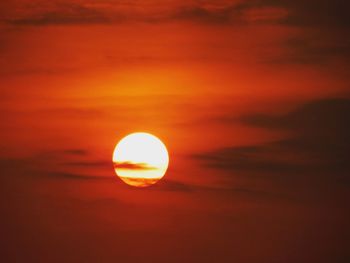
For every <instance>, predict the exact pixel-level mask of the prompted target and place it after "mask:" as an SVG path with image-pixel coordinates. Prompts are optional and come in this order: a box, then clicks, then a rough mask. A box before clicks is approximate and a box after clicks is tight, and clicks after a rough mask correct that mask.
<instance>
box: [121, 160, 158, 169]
mask: <svg viewBox="0 0 350 263" xmlns="http://www.w3.org/2000/svg"><path fill="white" fill-rule="evenodd" d="M114 168H118V169H126V170H156V169H158V168H157V167H153V166H150V165H148V164H147V163H133V162H116V163H114Z"/></svg>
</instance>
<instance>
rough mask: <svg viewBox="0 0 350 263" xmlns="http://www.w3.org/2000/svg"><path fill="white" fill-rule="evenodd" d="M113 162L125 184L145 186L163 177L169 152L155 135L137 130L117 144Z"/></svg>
mask: <svg viewBox="0 0 350 263" xmlns="http://www.w3.org/2000/svg"><path fill="white" fill-rule="evenodd" d="M113 164H114V170H115V172H116V174H117V175H118V176H119V178H120V179H122V180H123V181H124V182H125V183H126V184H128V185H132V186H136V187H146V186H150V185H153V184H155V183H156V182H158V181H159V180H160V179H161V178H163V176H164V175H165V173H166V171H167V169H168V165H169V154H168V151H167V149H166V147H165V145H164V143H163V142H162V141H161V140H159V139H158V138H157V137H156V136H154V135H152V134H149V133H145V132H137V133H132V134H129V135H128V136H126V137H124V138H123V139H122V140H121V141H120V142H119V143H118V144H117V146H116V147H115V149H114V152H113Z"/></svg>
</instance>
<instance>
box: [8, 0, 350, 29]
mask: <svg viewBox="0 0 350 263" xmlns="http://www.w3.org/2000/svg"><path fill="white" fill-rule="evenodd" d="M213 2H214V1H213ZM105 4H106V3H105ZM109 4H110V5H111V8H108V9H107V8H106V7H107V6H108V4H107V5H102V7H103V8H102V7H101V6H98V5H97V7H98V8H97V7H96V6H95V7H93V6H87V5H83V4H81V3H72V2H58V3H57V2H54V3H53V4H51V5H50V6H49V7H48V8H46V9H45V8H41V9H39V11H36V12H34V15H27V16H26V17H21V18H14V19H10V20H8V22H9V23H11V24H14V25H50V24H52V25H55V24H56V25H57V24H67V25H68V24H100V23H104V24H105V23H120V22H125V21H139V22H151V23H157V22H164V21H169V20H186V21H192V22H200V23H212V24H240V23H251V22H257V23H266V22H275V23H280V24H287V25H295V26H322V27H325V26H337V27H348V26H349V25H350V17H349V16H348V12H347V10H349V9H350V4H349V3H348V2H347V1H343V0H335V1H331V0H321V1H318V0H306V1H301V0H297V1H288V0H281V1H277V0H253V1H245V2H240V3H223V4H221V5H215V3H212V5H208V3H192V4H187V5H182V6H181V7H179V6H178V5H175V6H173V7H171V6H169V7H167V8H165V10H163V11H160V10H162V8H160V9H159V10H158V9H157V8H155V7H154V6H153V7H152V6H149V5H145V6H143V4H142V3H137V4H134V5H133V6H134V7H139V8H141V7H144V9H145V10H146V11H147V10H148V12H149V13H147V12H146V13H137V12H136V11H135V10H137V9H135V8H134V9H128V10H125V9H123V4H122V3H119V4H117V3H113V4H112V3H109ZM162 6H165V4H164V3H158V5H157V7H162ZM116 7H119V8H120V9H118V8H116ZM124 7H125V6H124ZM28 8H29V9H30V8H33V6H28ZM113 9H114V11H111V10H113ZM278 9H280V10H285V11H286V14H288V15H281V16H279V15H277V16H276V14H277V13H278V12H277V13H276V12H275V11H278ZM34 10H36V9H34ZM116 10H118V11H116ZM271 10H274V11H273V12H271ZM282 13H285V12H282ZM249 14H253V17H250V15H249ZM251 18H253V19H251Z"/></svg>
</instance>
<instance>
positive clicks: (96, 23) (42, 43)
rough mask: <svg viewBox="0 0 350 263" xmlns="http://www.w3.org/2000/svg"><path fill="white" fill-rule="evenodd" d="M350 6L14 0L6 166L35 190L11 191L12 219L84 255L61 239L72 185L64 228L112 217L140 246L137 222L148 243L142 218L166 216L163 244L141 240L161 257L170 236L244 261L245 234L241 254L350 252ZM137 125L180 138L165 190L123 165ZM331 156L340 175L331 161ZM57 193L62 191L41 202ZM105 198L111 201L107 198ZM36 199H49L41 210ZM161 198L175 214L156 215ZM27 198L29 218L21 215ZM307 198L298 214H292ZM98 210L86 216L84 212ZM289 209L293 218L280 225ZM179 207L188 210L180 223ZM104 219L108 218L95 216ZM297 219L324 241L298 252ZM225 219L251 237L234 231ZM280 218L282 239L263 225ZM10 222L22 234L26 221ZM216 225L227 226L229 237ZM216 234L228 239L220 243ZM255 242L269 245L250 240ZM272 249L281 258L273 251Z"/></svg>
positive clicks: (3, 14) (4, 88)
mask: <svg viewBox="0 0 350 263" xmlns="http://www.w3.org/2000/svg"><path fill="white" fill-rule="evenodd" d="M347 8H349V5H348V4H346V3H343V2H342V1H341V0H336V1H327V0H325V1H316V0H308V1H301V0H297V1H288V0H282V1H272V0H266V1H262V0H254V1H247V0H235V1H229V0H218V1H211V0H203V1H199V0H191V1H176V0H167V1H164V0H163V1H159V0H151V1H136V0H134V1H114V0H101V1H93V0H74V1H56V0H55V1H41V0H34V1H33V0H3V1H1V3H0V81H1V85H0V93H1V96H0V102H1V103H0V116H1V119H2V122H1V127H0V128H1V129H0V137H1V138H2V139H1V141H0V158H1V163H2V166H3V169H4V173H5V174H7V177H6V178H5V179H2V180H4V184H3V185H6V186H8V187H13V189H15V190H16V191H20V192H21V193H23V196H24V199H26V198H27V200H28V201H26V202H27V203H28V204H26V205H22V204H21V201H20V200H21V199H20V198H19V197H18V196H16V195H14V194H13V193H11V192H12V191H10V190H7V191H5V192H4V194H7V195H9V197H8V198H9V200H11V202H12V203H13V204H14V205H13V206H12V207H10V208H7V209H8V214H9V215H10V216H9V218H10V219H9V220H8V221H9V222H14V223H9V222H7V223H8V224H9V225H10V227H9V229H12V228H14V229H15V228H16V227H19V228H21V229H24V230H23V231H24V232H25V233H27V234H28V235H29V236H30V235H31V233H30V227H31V224H33V225H35V227H37V228H38V229H39V230H38V231H39V232H40V231H41V232H40V233H41V235H40V236H41V237H42V238H43V240H44V239H45V238H46V237H47V236H50V235H52V236H53V237H54V238H55V241H52V243H50V245H49V246H48V250H49V251H51V254H50V255H48V256H47V258H49V259H52V260H45V257H44V256H41V257H39V258H40V260H41V261H43V262H54V260H53V259H54V258H56V260H57V262H59V260H63V261H65V262H80V261H79V260H83V258H84V256H83V255H81V254H79V253H78V254H77V258H75V259H74V257H72V258H70V259H69V260H68V261H67V260H65V258H64V257H62V256H57V255H56V256H54V254H55V253H53V250H52V247H54V246H55V244H57V243H58V244H60V245H59V247H60V246H61V248H62V250H63V251H65V252H66V253H68V252H67V251H69V249H68V248H67V247H65V246H64V245H63V243H61V240H63V239H64V234H62V233H60V232H59V231H58V229H56V228H55V227H54V226H53V225H55V224H57V222H58V221H60V220H58V219H57V216H58V215H57V214H60V209H61V208H60V202H62V206H64V207H66V203H67V204H69V202H70V201H72V200H73V201H72V204H71V207H70V206H69V205H68V206H69V207H68V208H67V207H66V209H67V211H68V212H67V213H68V214H65V215H63V219H65V220H68V221H69V220H70V221H69V223H67V225H66V226H65V225H62V226H61V228H62V229H63V233H64V231H67V233H68V232H70V231H72V229H75V228H76V227H77V226H79V227H78V230H76V232H74V231H73V232H70V234H67V236H68V238H70V241H71V242H74V240H75V239H76V240H80V236H84V235H86V236H87V238H86V240H90V239H91V240H93V239H94V238H96V239H97V240H102V237H103V236H104V235H107V234H106V233H105V232H106V231H107V226H108V227H110V228H111V229H112V230H111V231H112V232H113V233H117V234H119V235H121V236H123V233H124V237H123V238H121V239H120V240H118V241H116V242H120V243H121V244H123V245H121V247H122V248H123V249H128V247H129V245H127V244H129V242H132V240H133V239H134V238H138V240H139V243H138V244H143V245H144V243H143V241H142V240H143V238H144V235H143V234H142V233H148V232H152V231H153V232H155V236H156V237H155V242H156V243H157V244H158V245H159V246H160V247H162V248H163V252H161V253H160V254H159V257H157V256H156V255H155V254H153V253H151V252H149V251H148V250H147V251H143V252H142V253H145V254H146V255H148V256H149V257H150V259H151V258H152V257H154V258H153V259H154V262H164V261H162V260H164V257H165V255H166V254H167V253H170V251H171V249H170V247H175V248H176V247H177V248H178V249H182V250H184V254H183V255H187V256H188V257H189V258H190V259H192V260H190V261H192V262H195V261H196V260H198V262H200V261H201V259H203V258H215V255H217V254H221V255H223V259H222V260H221V262H224V261H227V262H232V261H233V260H232V259H233V258H234V255H233V254H234V253H233V254H232V251H231V252H230V249H229V248H230V247H231V246H233V247H240V244H242V245H241V247H240V248H241V252H237V254H236V256H237V261H236V262H327V260H326V259H329V258H332V257H333V255H335V254H336V249H335V248H334V247H336V246H338V247H340V248H339V250H340V252H339V253H338V254H341V255H343V253H344V251H343V249H342V248H343V247H342V246H343V245H344V243H343V236H342V235H340V234H339V232H340V230H339V229H340V228H342V226H343V225H342V223H344V206H343V204H340V203H339V200H341V199H342V198H343V197H344V195H345V193H346V189H345V187H344V186H343V185H338V181H333V180H338V179H339V180H340V181H341V180H345V181H346V180H348V177H345V175H346V174H347V172H348V169H349V167H348V165H347V164H346V160H348V159H347V158H348V155H347V153H348V152H347V150H345V149H346V147H347V145H348V144H346V143H345V146H344V143H343V141H345V140H346V138H347V131H349V126H348V125H346V124H344V123H347V121H348V116H349V115H348V113H349V84H350V83H349V77H348V72H349V54H350V52H349V43H350V42H349V41H350V39H349V35H350V34H348V33H349V25H350V23H349V18H348V15H347V13H346V12H345V11H344V10H347ZM135 131H145V132H150V133H152V134H155V135H156V136H158V137H159V138H161V140H162V141H163V142H164V143H165V144H166V145H167V147H168V150H169V153H170V168H169V172H168V174H167V175H166V180H164V182H163V184H161V186H159V189H158V188H155V189H156V190H154V191H152V190H145V192H135V191H136V190H130V189H128V188H125V186H123V185H122V183H120V182H118V181H117V179H116V178H115V176H114V174H113V173H114V171H113V166H112V162H111V156H112V152H113V149H114V147H115V144H116V143H117V142H118V141H119V140H120V139H121V138H122V137H124V136H125V135H127V134H128V133H131V132H135ZM318 147H319V148H318ZM343 147H344V149H343ZM17 164H20V165H17ZM19 166H20V167H19ZM331 170H333V171H334V170H335V171H336V172H335V173H336V176H335V177H332V178H331V177H329V176H328V175H327V174H328V173H330V172H329V171H331ZM320 171H322V172H320ZM293 173H296V174H298V176H294V177H293V176H292V175H293ZM320 173H321V174H322V175H320ZM278 174H281V177H278V176H277V175H278ZM307 174H308V175H309V176H306V175H307ZM28 175H29V176H28ZM318 175H319V176H320V178H318V179H317V182H318V183H316V185H317V186H315V181H314V180H315V178H317V176H318ZM22 177H23V178H24V179H18V178H22ZM76 177H78V178H79V179H78V180H76ZM338 177H339V178H338ZM13 178H17V179H13ZM81 178H83V179H89V180H80V179H81ZM334 178H338V179H334ZM344 178H345V179H344ZM90 179H91V180H90ZM17 180H18V181H17ZM27 184H28V187H29V188H31V189H27V186H26V185H27ZM313 186H315V188H312V187H313ZM327 186H328V188H327ZM310 187H311V190H310ZM60 188H62V191H63V192H64V193H66V194H62V192H61V191H60ZM193 189H194V190H193ZM295 189H297V190H295ZM297 191H298V192H299V193H300V196H299V195H298V194H296V192H297ZM326 193H332V195H333V197H330V198H329V199H327V194H326ZM43 196H44V197H45V198H47V201H45V202H44V201H42V202H43V203H40V202H39V203H38V208H35V205H33V204H34V203H35V202H37V200H38V199H40V198H41V197H43ZM117 199H118V202H119V201H120V204H119V203H118V204H116V205H115V210H113V209H114V204H113V202H112V201H113V200H117ZM74 200H75V201H74ZM96 200H108V201H106V202H105V203H103V201H101V202H102V203H103V204H102V205H101V207H99V206H98V205H97V202H100V201H96ZM111 200H112V201H111ZM164 200H167V201H164ZM200 200H204V202H200ZM52 203H53V204H54V205H53V206H54V207H55V208H53V209H54V210H50V205H51V204H52ZM82 203H84V204H82ZM304 203H307V204H308V205H309V206H308V205H305V206H304ZM302 204H303V205H302ZM322 204H325V206H324V207H323V206H322ZM81 205H86V206H91V209H92V212H91V213H90V212H87V211H85V210H84V208H82V207H81ZM25 206H26V207H27V208H24V207H25ZM56 206H57V207H56ZM169 206H176V207H182V208H181V209H175V210H174V211H171V210H169V209H166V208H165V207H169ZM14 207H15V208H16V209H15V208H14ZM283 207H286V208H285V209H286V210H285V211H284V210H283ZM332 207H333V208H334V210H335V211H334V217H332V216H330V217H329V218H326V219H324V220H325V221H324V222H321V223H320V225H318V226H319V227H320V226H321V225H322V223H324V224H326V225H327V223H329V225H331V224H337V223H339V225H340V226H339V228H332V227H331V226H329V225H327V227H326V230H325V232H322V233H320V235H321V236H322V238H324V239H327V238H328V239H331V238H333V239H334V240H335V241H334V242H335V243H333V244H330V243H327V242H328V241H327V242H324V243H322V242H321V243H317V240H318V236H317V234H315V233H314V232H313V231H317V229H314V230H313V229H311V230H307V229H309V228H308V226H309V224H311V222H313V220H318V218H319V214H324V213H326V214H328V212H327V211H328V210H327V209H331V208H332ZM23 209H24V210H23ZM36 209H41V210H42V211H43V212H42V213H43V218H44V219H43V222H42V223H40V222H39V223H38V221H37V217H38V216H39V215H38V214H37V213H39V212H38V211H36ZM62 209H63V208H62ZM75 209H77V211H79V212H77V214H75V213H74V210H75ZM110 209H112V210H113V212H108V211H110ZM264 209H266V210H267V211H269V212H270V213H271V214H269V215H271V217H269V216H266V215H264V213H263V210H264ZM308 209H311V212H310V211H308ZM14 210H16V211H17V212H15V211H14ZM18 211H19V212H18ZM84 211H85V212H84ZM94 211H95V212H94ZM118 211H120V213H121V214H124V217H123V216H122V217H121V218H118V220H117V221H113V222H112V221H110V218H108V215H109V214H108V213H111V216H116V217H118V215H119V212H118ZM161 211H165V212H164V214H163V217H162V218H163V219H164V221H162V220H161V219H159V218H157V217H156V216H155V215H157V213H160V214H161V213H163V212H161ZM22 213H23V214H27V215H28V218H29V219H28V222H29V223H24V222H22V221H21V215H22ZM85 213H86V214H85ZM237 213H238V214H240V215H243V217H239V218H236V214H237ZM101 214H103V215H101ZM207 214H208V215H209V216H208V219H207V220H206V221H205V220H204V221H203V222H201V223H199V225H197V223H196V222H197V221H198V220H199V219H200V218H201V217H205V216H206V215H207ZM292 214H294V217H293V218H294V219H295V221H293V220H291V219H289V218H288V216H289V215H292ZM331 214H332V213H331ZM273 215H275V217H273ZM139 216H143V217H144V218H145V219H144V222H143V223H140V225H138V223H137V222H133V220H136V219H135V218H137V217H139ZM84 217H87V218H88V220H87V221H86V222H85V224H86V225H84V224H79V223H77V222H78V221H79V220H80V219H82V218H84ZM147 218H148V219H147ZM184 218H187V220H186V219H184ZM254 218H258V219H259V220H258V223H257V224H255V223H254ZM245 219H247V221H245ZM148 220H149V221H148ZM154 220H155V221H156V222H157V224H159V225H160V226H159V228H158V230H154V225H153V224H156V223H155V221H154ZM275 221H276V222H277V221H278V222H282V223H281V227H280V228H281V229H278V228H279V227H278V226H275V227H274V225H275ZM176 222H181V224H182V225H181V227H180V229H179V232H176V231H175V230H174V229H175V228H174V225H176V226H177V225H178V223H176ZM232 222H238V223H237V224H238V225H235V226H232ZM245 222H246V223H245ZM50 223H52V224H53V225H50ZM96 224H100V225H101V224H102V225H103V224H105V227H101V228H99V227H96V229H95V230H91V229H92V228H93V227H94V226H95V225H96ZM214 224H222V226H223V229H221V228H218V227H215V226H214ZM259 224H266V225H267V226H268V227H267V228H268V229H266V230H264V229H263V227H262V226H261V225H259ZM238 226H239V227H238ZM318 226H317V227H318ZM129 228H130V229H131V230H130V229H129ZM135 228H136V230H139V232H137V231H136V230H135ZM201 228H207V229H208V235H205V234H204V232H202V230H200V229H201ZM246 228H247V229H248V228H249V230H247V231H245V230H246ZM87 229H89V230H87ZM169 229H172V230H169ZM286 229H288V230H286ZM293 229H296V231H297V230H298V229H299V230H300V229H303V231H306V235H307V236H308V237H309V238H310V239H309V240H308V239H307V241H305V244H306V245H308V246H311V250H312V251H311V254H310V255H309V256H306V253H305V251H304V249H305V248H303V247H302V246H301V245H300V247H297V248H296V250H297V253H296V254H295V255H289V256H290V257H289V256H287V251H288V248H289V247H294V246H295V245H296V244H297V243H298V240H299V239H303V240H304V238H301V236H303V233H304V232H302V231H301V230H300V231H301V232H300V236H298V234H295V233H292V232H293ZM254 230H256V231H257V232H254ZM269 230H270V231H271V232H269ZM9 231H10V230H9ZM226 231H227V232H228V233H230V234H229V236H230V235H232V236H236V235H239V236H240V238H242V240H241V241H239V240H236V239H235V238H232V239H230V238H229V237H224V236H225V233H226ZM259 231H261V232H259ZM265 231H266V232H265ZM283 231H286V232H283ZM327 231H328V232H327ZM107 232H108V231H107ZM187 232H188V233H191V234H193V235H196V238H194V239H193V240H194V242H193V244H194V247H193V248H191V246H190V244H187V243H184V244H183V246H181V245H179V244H181V240H182V238H183V236H182V235H184V234H185V233H187ZM128 233H129V234H128ZM169 233H170V234H169ZM269 233H272V235H274V237H275V238H276V240H272V241H270V243H268V244H270V247H268V245H266V247H265V248H264V249H265V250H264V249H262V248H259V246H258V245H257V244H256V243H254V242H255V241H254V240H257V241H256V242H264V240H265V238H264V237H266V238H267V237H268V236H269ZM7 235H8V238H9V239H11V240H12V237H13V234H12V232H11V231H10V232H9V233H7ZM145 235H146V234H145ZM164 235H165V236H166V237H164ZM167 235H170V236H171V235H173V236H174V240H176V242H179V243H176V242H173V241H170V238H169V239H168V236H167ZM107 236H108V235H107ZM243 236H245V237H243ZM108 238H111V237H109V236H108V237H107V238H106V239H107V240H108ZM162 238H163V239H164V238H165V239H166V242H165V243H163V245H162ZM27 239H28V240H30V238H28V236H26V237H23V238H22V239H21V238H20V240H19V241H18V242H19V243H16V242H17V241H14V239H13V240H12V241H13V242H12V241H11V242H12V243H11V242H10V245H9V246H8V247H5V248H7V249H8V250H7V252H6V253H7V254H6V255H8V257H9V258H11V257H12V256H13V254H12V253H13V251H12V249H13V248H14V247H15V245H16V244H22V245H23V244H27V242H28V240H27ZM213 239H219V241H218V245H217V247H216V246H215V244H214V241H213ZM281 239H282V244H278V242H279V241H278V240H281ZM140 240H141V241H140ZM283 240H284V243H283ZM37 242H38V243H35V244H36V245H38V248H39V247H41V246H43V247H45V245H44V243H45V242H43V241H42V240H39V241H37ZM55 242H56V243H55ZM84 242H88V241H84ZM106 244H107V243H104V247H103V248H96V255H95V256H96V257H98V255H102V254H104V255H105V258H104V260H103V262H109V260H111V259H112V258H113V257H114V256H115V255H114V254H113V253H114V252H113V253H111V254H110V255H109V254H108V253H107V252H106V251H107V250H108V249H107V248H109V247H110V245H108V244H107V245H106ZM36 245H34V246H36ZM84 246H85V247H89V246H91V244H90V243H87V244H85V245H84ZM318 246H320V247H322V248H327V249H328V250H327V249H326V250H325V252H324V255H321V256H320V255H316V250H317V249H316V247H318ZM207 247H212V248H213V251H208V252H207V253H208V255H207V257H206V256H205V252H202V251H203V250H205V249H206V248H207ZM250 248H251V249H252V250H254V249H255V251H256V255H257V256H256V257H255V256H247V251H249V249H250ZM35 249H37V248H35ZM35 249H34V248H33V247H30V246H29V247H28V249H27V250H26V251H25V253H27V254H28V255H30V257H31V258H32V259H33V262H40V260H39V261H38V260H34V259H35V258H36V256H37V253H36V252H35ZM123 249H122V250H123ZM169 249H170V250H169ZM191 249H193V253H191ZM122 250H121V251H122ZM145 250H146V249H145ZM276 251H279V252H278V253H277V252H276ZM25 253H24V254H25ZM106 253H107V255H106ZM200 253H204V255H202V256H203V258H202V256H201V255H200ZM313 253H315V254H313ZM122 254H123V256H125V259H129V260H136V258H134V257H133V256H130V255H128V253H124V252H123V253H122ZM248 254H249V253H248ZM291 254H293V253H291ZM108 255H109V256H110V257H108ZM225 255H226V256H225ZM271 255H277V256H278V257H279V258H278V259H280V260H277V259H276V261H273V260H272V261H271V260H270V261H268V260H267V259H268V258H270V259H271ZM123 256H122V257H123ZM47 258H46V259H47ZM92 258H93V257H92ZM175 258H176V257H175ZM185 258H186V257H185V256H184V257H183V258H182V257H179V258H177V259H178V260H184V259H185ZM12 259H13V258H12ZM75 260H78V261H75ZM174 260H175V261H176V259H174ZM288 260H291V261H288ZM292 260H294V261H292ZM317 260H321V261H317ZM322 260H324V261H322ZM20 261H21V260H20ZM111 261H112V260H111ZM185 261H186V260H185ZM190 261H189V262H190ZM8 262H11V261H8ZM81 262H87V261H86V260H83V261H81ZM92 262H97V261H92ZM201 262H203V261H201ZM209 262H210V261H209ZM333 262H341V261H336V260H334V261H333Z"/></svg>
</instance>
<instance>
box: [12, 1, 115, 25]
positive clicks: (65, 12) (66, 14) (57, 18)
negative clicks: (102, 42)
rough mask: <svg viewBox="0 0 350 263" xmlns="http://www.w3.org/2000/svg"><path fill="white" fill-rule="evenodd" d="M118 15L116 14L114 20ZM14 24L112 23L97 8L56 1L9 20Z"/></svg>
mask: <svg viewBox="0 0 350 263" xmlns="http://www.w3.org/2000/svg"><path fill="white" fill-rule="evenodd" d="M116 19H117V17H116V16H114V20H116ZM8 22H10V23H11V24H13V25H69V24H101V23H103V24H105V23H110V22H111V21H110V19H109V18H108V16H107V15H106V14H105V13H104V12H101V11H99V10H97V9H94V8H89V7H86V6H84V5H81V4H77V3H69V2H64V3H59V4H58V3H56V4H55V5H54V6H53V7H50V8H48V10H45V11H41V12H40V13H35V14H32V15H31V16H27V17H23V18H17V19H12V20H9V21H8Z"/></svg>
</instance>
